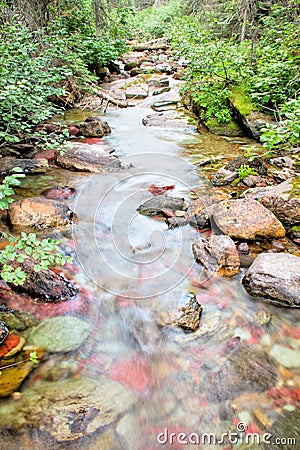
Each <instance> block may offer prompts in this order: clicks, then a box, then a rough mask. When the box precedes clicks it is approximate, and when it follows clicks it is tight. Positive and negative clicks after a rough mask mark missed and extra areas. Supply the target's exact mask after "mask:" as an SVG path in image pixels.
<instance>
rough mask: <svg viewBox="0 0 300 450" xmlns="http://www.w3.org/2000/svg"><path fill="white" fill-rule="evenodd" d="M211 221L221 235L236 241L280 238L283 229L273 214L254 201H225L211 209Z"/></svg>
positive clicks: (282, 234) (283, 233)
mask: <svg viewBox="0 0 300 450" xmlns="http://www.w3.org/2000/svg"><path fill="white" fill-rule="evenodd" d="M212 220H213V221H214V222H215V224H216V225H217V227H218V228H219V229H220V230H221V231H222V233H224V234H227V235H228V236H230V237H232V238H236V239H246V240H255V239H258V238H266V239H268V238H280V237H284V236H285V229H284V228H283V226H282V224H281V222H279V220H278V219H277V218H276V217H275V216H274V214H273V213H272V212H271V211H269V210H268V209H266V208H265V207H264V206H262V205H261V204H260V203H259V202H257V201H256V200H250V199H238V200H225V201H223V202H220V203H217V204H216V205H214V206H213V209H212Z"/></svg>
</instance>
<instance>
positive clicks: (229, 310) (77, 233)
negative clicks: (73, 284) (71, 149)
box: [0, 99, 300, 450]
mask: <svg viewBox="0 0 300 450" xmlns="http://www.w3.org/2000/svg"><path fill="white" fill-rule="evenodd" d="M149 103H150V100H148V99H146V100H145V101H144V102H142V103H140V104H139V105H138V106H137V107H135V108H130V109H127V110H118V111H112V112H108V113H107V114H106V116H105V119H106V120H107V121H108V123H109V124H110V126H111V127H112V134H111V135H110V136H108V137H107V138H105V139H104V144H103V143H98V144H94V145H96V146H97V145H108V146H109V147H111V148H112V149H115V152H116V154H117V155H118V156H119V157H120V158H121V159H122V161H123V162H124V164H128V166H129V167H128V168H127V169H125V170H124V171H121V172H119V173H108V174H95V175H87V174H82V173H74V172H73V173H71V172H67V171H64V170H60V169H52V170H51V171H50V172H49V173H47V174H46V175H41V176H39V178H36V177H29V178H28V182H27V184H26V185H25V188H26V195H33V194H34V195H36V194H39V193H40V192H41V191H42V190H43V189H45V188H46V187H48V186H52V185H54V184H63V185H70V186H72V187H75V188H76V189H77V195H76V197H75V198H74V200H71V201H69V202H68V203H69V204H70V207H71V208H73V209H74V210H75V211H76V213H77V214H78V216H79V217H80V221H79V222H78V223H76V224H74V226H73V230H72V236H71V234H70V231H68V232H66V233H64V234H63V236H62V238H63V242H65V243H66V244H67V245H68V248H72V251H73V252H74V251H75V252H76V256H77V261H78V271H77V273H76V275H75V279H76V280H77V281H78V283H80V284H81V285H83V286H85V287H86V288H87V289H88V290H89V291H90V292H91V293H92V295H91V297H92V298H93V301H92V302H90V306H89V308H87V311H85V313H84V314H82V319H84V320H86V321H88V322H89V323H90V325H91V328H92V333H91V334H90V337H89V338H88V340H87V341H86V342H85V343H84V344H83V346H81V347H80V349H79V350H77V351H74V352H70V353H66V354H64V355H63V358H61V356H60V355H54V356H53V357H52V358H53V361H54V362H53V367H54V368H56V369H57V370H58V369H59V368H61V367H62V365H63V364H64V365H65V366H64V367H65V372H64V374H63V376H62V378H65V379H66V380H67V383H68V386H69V388H70V391H71V392H72V390H73V394H74V395H75V396H76V395H78V396H79V397H80V395H81V387H80V386H81V384H80V380H92V381H89V382H91V383H92V382H93V383H95V386H96V388H95V389H96V390H95V396H96V395H98V394H97V383H99V385H101V384H102V383H103V380H104V378H103V377H105V380H107V379H108V380H113V381H114V382H117V383H120V384H121V385H122V386H123V389H122V390H121V391H120V393H119V394H118V397H117V398H115V397H116V395H117V394H116V393H115V392H114V389H113V387H110V385H108V387H107V392H106V395H107V397H108V401H109V399H110V396H111V398H112V401H113V404H114V405H115V404H117V405H119V406H120V414H119V415H117V416H116V417H115V418H114V420H111V421H109V420H107V421H106V420H105V418H103V419H102V420H103V426H101V420H98V422H97V425H93V426H94V428H93V426H91V431H90V432H88V433H85V432H82V435H83V436H84V435H85V434H87V435H88V436H87V437H82V438H80V437H79V439H77V440H69V441H63V439H60V438H59V439H58V440H57V436H60V435H61V434H63V433H61V430H62V429H63V425H61V424H59V420H60V414H61V415H62V419H61V420H62V421H63V420H64V416H63V414H62V413H61V410H59V409H58V410H57V411H58V412H57V416H56V417H54V418H53V419H52V422H51V424H50V425H49V417H48V416H47V419H43V414H40V416H39V417H40V419H39V423H33V424H32V423H31V422H30V417H27V418H26V417H25V419H24V423H23V426H22V427H21V431H19V432H18V431H12V430H11V429H10V430H5V428H4V427H3V428H2V432H1V444H0V447H1V449H7V450H11V449H24V450H25V449H26V450H27V449H30V448H34V449H35V450H36V449H68V448H72V449H73V448H78V449H79V448H80V449H82V450H84V449H95V450H98V449H99V450H101V449H103V450H104V449H111V450H117V449H123V450H125V449H128V450H154V449H159V448H168V449H177V448H195V447H196V448H204V449H206V448H207V449H213V448H221V449H231V448H245V449H246V448H248V449H251V450H254V449H256V448H258V449H259V448H268V445H269V444H268V442H263V441H262V439H263V438H262V436H263V434H264V433H267V432H268V433H272V434H273V435H274V436H275V434H274V433H276V432H277V433H278V436H279V437H283V438H289V437H290V436H288V435H282V436H281V434H280V433H283V432H281V431H278V429H276V427H275V428H274V425H273V424H274V423H277V422H278V420H279V419H280V418H282V423H283V424H286V423H289V424H290V429H291V430H292V427H293V426H294V425H292V424H293V423H294V422H293V420H294V415H295V414H296V406H297V401H299V375H300V373H299V366H300V362H299V361H298V362H297V361H294V362H291V363H288V364H286V367H284V366H283V365H280V364H279V363H278V362H276V361H275V362H274V361H273V360H271V359H270V358H269V354H270V352H271V354H272V355H275V357H277V355H276V352H275V351H274V349H275V348H281V347H280V346H283V347H289V348H292V349H294V350H299V344H300V339H299V338H300V334H299V333H297V318H298V313H297V312H296V311H295V310H288V309H284V308H279V307H275V306H272V305H270V304H268V303H263V302H261V301H258V300H255V299H253V298H250V297H249V296H248V294H247V293H246V292H245V290H244V289H243V287H242V285H241V277H242V274H241V275H240V276H238V277H235V278H234V279H224V278H223V279H210V280H207V281H206V282H204V280H203V274H201V270H200V267H199V265H197V264H196V263H195V261H194V257H193V254H192V250H191V243H192V240H193V239H196V238H197V235H198V232H197V231H196V229H194V228H192V227H191V226H189V225H186V226H184V227H177V228H174V229H168V227H167V225H166V223H165V222H164V221H162V220H159V219H158V218H155V217H154V218H153V217H146V216H143V215H141V214H138V213H137V211H136V209H137V207H138V206H139V205H140V204H141V203H143V202H144V201H146V200H147V199H149V198H151V197H152V196H151V194H150V193H149V191H148V188H149V186H150V185H152V184H155V185H175V189H174V190H173V191H172V195H174V196H180V197H185V198H187V199H188V193H189V192H190V191H191V189H194V188H200V190H202V191H203V192H206V191H207V189H208V187H207V186H208V183H207V178H206V176H204V175H203V174H202V173H201V171H200V170H199V169H197V167H196V166H195V165H193V164H191V162H192V161H194V160H195V159H197V157H198V156H199V155H201V156H204V157H206V156H207V155H211V154H214V155H217V154H218V155H221V154H225V155H226V158H228V157H229V156H230V155H234V154H235V153H236V151H237V148H238V147H237V146H236V145H234V144H231V143H229V142H227V141H226V140H224V139H222V138H220V137H212V136H210V137H207V136H200V135H198V134H197V133H193V132H191V131H190V130H189V131H186V132H185V131H183V130H182V129H178V130H174V129H167V128H152V127H148V128H147V127H144V126H143V125H142V118H143V117H145V116H146V115H147V114H149ZM66 119H67V121H69V122H71V121H72V120H77V119H78V113H77V112H74V113H73V115H72V113H69V114H68V116H66ZM221 162H222V161H221ZM130 164H132V167H130ZM25 188H24V192H25ZM70 239H71V241H70ZM191 293H194V294H195V295H196V297H197V299H198V301H199V303H201V305H202V307H203V312H202V317H201V326H200V328H199V330H198V331H196V332H194V333H185V332H184V331H183V330H182V329H181V328H179V327H175V326H169V325H168V323H169V322H170V320H169V319H170V317H172V314H173V313H174V311H177V310H178V308H180V307H182V306H184V305H185V304H186V303H187V301H188V298H189V295H190V294H191ZM281 352H282V350H281ZM279 358H280V356H279ZM50 361H51V357H50ZM46 364H48V367H49V361H48V362H47V363H46ZM53 367H52V369H53ZM70 367H71V368H72V367H73V368H74V367H75V369H74V370H71V369H70ZM53 370H54V369H53ZM37 373H38V374H39V376H37V375H36V374H37ZM52 378H53V379H52V380H51V379H50V377H49V376H48V377H46V376H45V371H44V372H43V370H42V369H41V367H39V368H37V369H36V370H35V371H34V372H33V374H32V375H31V377H30V378H29V380H27V381H25V382H24V384H23V386H22V388H21V392H22V395H23V396H25V397H26V396H27V399H28V400H29V401H30V402H31V405H32V410H35V409H37V408H38V407H39V405H38V402H39V400H36V397H35V394H34V393H33V391H32V387H33V386H35V385H36V384H38V386H39V387H38V389H39V392H43V389H45V390H49V379H50V381H51V384H52V385H53V386H54V390H53V393H52V398H53V403H54V404H55V401H56V397H58V398H61V392H60V389H61V384H60V379H59V376H58V375H57V378H55V376H53V377H52ZM56 384H57V392H56V391H55V385H56ZM283 387H285V389H286V391H282V389H283ZM275 388H276V389H277V390H278V392H277V394H276V395H275V394H274V392H273V391H274V389H275ZM84 389H85V385H84ZM297 389H298V390H297ZM281 391H282V392H284V394H281ZM295 393H296V394H295ZM82 395H83V394H82ZM297 395H298V397H297ZM31 396H32V398H31ZM122 396H124V398H123V399H122ZM278 399H280V401H278ZM7 402H8V403H9V402H11V400H5V399H3V400H1V408H3V410H4V411H5V408H6V404H7ZM276 402H277V403H276ZM19 405H21V406H19ZM93 407H94V406H93ZM14 414H15V415H16V417H17V416H20V415H22V402H20V401H19V402H18V401H17V400H16V401H15V404H14ZM288 414H290V416H288ZM107 415H109V412H107ZM286 415H287V417H286ZM96 416H97V411H96V409H95V417H96ZM93 417H94V416H93ZM26 420H27V422H28V423H29V424H30V425H29V427H26V425H27V424H26ZM89 420H90V424H93V423H94V422H95V421H94V419H93V418H91V416H90V418H89ZM279 422H280V420H279ZM241 424H242V425H241ZM83 425H84V424H83ZM83 425H82V427H83V428H82V430H83V429H85V428H86V427H87V424H85V425H84V426H83ZM89 426H90V425H89ZM243 427H244V429H243ZM247 427H248V431H249V432H250V433H254V432H257V433H258V434H259V435H260V436H261V437H260V438H259V439H260V441H259V440H258V441H257V440H256V441H254V442H251V441H250V444H247V443H245V436H246V435H245V433H243V431H245V429H246V428H247ZM272 427H273V428H272ZM77 428H78V426H77ZM271 428H272V430H271ZM283 428H284V427H283ZM56 429H58V430H60V431H59V432H56V431H53V430H56ZM285 429H289V427H287V428H285ZM276 430H277V431H276ZM280 430H281V429H280ZM74 432H75V431H74ZM76 432H78V429H77V430H76ZM230 432H232V433H234V432H238V433H239V436H238V438H239V440H237V438H236V437H235V435H234V436H233V438H232V437H231V438H230V437H228V436H225V437H223V438H222V433H225V434H226V433H227V434H228V433H229V434H230ZM172 433H173V435H172ZM180 433H185V434H186V436H183V435H180ZM203 433H213V434H214V435H213V436H212V437H210V438H209V437H207V439H206V438H205V437H204V438H203ZM291 433H292V431H291ZM51 435H52V436H51ZM79 436H80V433H79ZM291 436H292V434H291ZM201 439H202V441H201ZM205 439H206V440H205ZM208 439H211V441H209V440H208ZM230 439H236V440H235V441H232V440H231V441H230ZM60 440H62V441H63V442H60ZM271 440H272V439H271ZM214 444H215V445H214ZM217 444H218V445H217ZM271 447H272V448H297V447H296V446H294V447H288V446H286V447H280V446H278V447H276V446H275V445H273V446H272V445H271ZM298 448H299V447H298Z"/></svg>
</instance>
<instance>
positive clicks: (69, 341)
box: [27, 316, 91, 353]
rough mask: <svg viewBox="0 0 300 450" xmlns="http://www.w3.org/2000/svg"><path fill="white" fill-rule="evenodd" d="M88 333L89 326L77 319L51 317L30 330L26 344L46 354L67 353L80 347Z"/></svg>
mask: <svg viewBox="0 0 300 450" xmlns="http://www.w3.org/2000/svg"><path fill="white" fill-rule="evenodd" d="M90 331H91V328H90V325H89V324H88V323H87V322H85V321H84V320H81V319H78V318H77V317H72V316H60V317H53V318H51V319H47V320H43V321H42V322H41V323H40V324H39V325H37V326H36V327H34V328H32V329H31V330H30V331H29V333H28V336H27V343H28V344H30V345H34V346H35V347H42V348H43V349H45V350H46V351H48V352H53V353H55V352H69V351H71V350H76V349H77V348H78V347H80V345H81V344H83V342H84V341H85V340H86V338H87V337H88V335H89V333H90Z"/></svg>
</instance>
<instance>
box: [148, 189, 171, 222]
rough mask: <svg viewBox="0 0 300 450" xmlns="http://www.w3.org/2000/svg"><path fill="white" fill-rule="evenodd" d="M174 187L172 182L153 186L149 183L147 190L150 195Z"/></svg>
mask: <svg viewBox="0 0 300 450" xmlns="http://www.w3.org/2000/svg"><path fill="white" fill-rule="evenodd" d="M174 188H175V185H174V184H172V185H169V186H155V184H151V186H149V188H148V191H149V192H150V193H151V194H152V195H161V194H164V193H165V192H167V191H170V190H172V189H174ZM171 217H172V216H171Z"/></svg>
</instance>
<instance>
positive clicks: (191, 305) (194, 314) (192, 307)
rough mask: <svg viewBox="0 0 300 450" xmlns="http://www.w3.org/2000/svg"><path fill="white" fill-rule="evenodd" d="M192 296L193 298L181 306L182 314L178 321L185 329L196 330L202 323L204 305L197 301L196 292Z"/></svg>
mask: <svg viewBox="0 0 300 450" xmlns="http://www.w3.org/2000/svg"><path fill="white" fill-rule="evenodd" d="M190 297H192V298H191V299H190V301H189V302H188V304H187V305H186V306H183V307H182V308H181V309H182V314H181V316H180V317H179V319H178V320H177V322H176V324H177V325H178V326H179V327H180V328H182V329H183V330H184V331H196V330H197V329H198V328H199V325H200V318H201V313H202V306H201V305H200V304H199V303H198V302H197V300H196V297H195V295H194V294H191V295H190Z"/></svg>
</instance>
